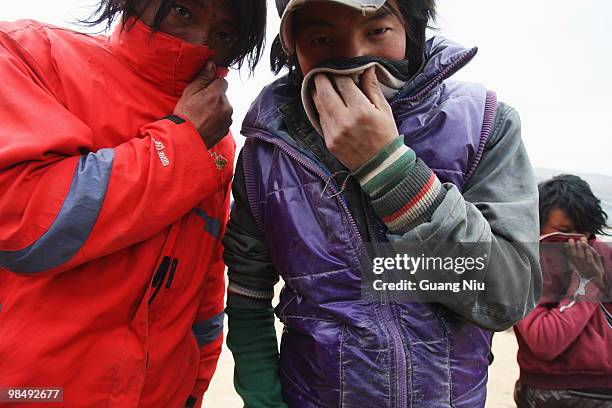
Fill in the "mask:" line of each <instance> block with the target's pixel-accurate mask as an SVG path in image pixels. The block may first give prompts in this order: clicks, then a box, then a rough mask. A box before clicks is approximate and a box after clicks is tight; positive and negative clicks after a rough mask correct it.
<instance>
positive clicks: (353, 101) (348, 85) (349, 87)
mask: <svg viewBox="0 0 612 408" xmlns="http://www.w3.org/2000/svg"><path fill="white" fill-rule="evenodd" d="M332 79H333V81H334V84H335V85H336V88H337V89H338V94H339V95H340V97H341V98H342V100H343V101H344V104H345V105H346V106H347V107H351V106H359V105H363V104H365V103H368V102H370V101H369V100H368V98H367V97H366V96H365V95H364V94H363V92H361V89H359V87H358V86H357V84H356V83H355V81H353V79H352V78H351V77H349V76H346V75H334V76H333V77H332Z"/></svg>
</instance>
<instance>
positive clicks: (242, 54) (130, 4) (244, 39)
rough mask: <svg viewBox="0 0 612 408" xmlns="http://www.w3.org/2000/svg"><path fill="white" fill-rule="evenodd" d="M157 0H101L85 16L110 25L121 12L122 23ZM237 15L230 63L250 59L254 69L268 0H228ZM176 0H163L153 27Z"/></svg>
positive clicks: (87, 22)
mask: <svg viewBox="0 0 612 408" xmlns="http://www.w3.org/2000/svg"><path fill="white" fill-rule="evenodd" d="M152 1H153V0H101V1H100V3H99V4H98V6H97V8H96V10H95V11H94V12H93V14H92V15H91V16H90V17H89V18H88V19H86V20H82V21H81V23H84V24H85V25H88V26H96V25H98V24H106V27H107V28H110V27H111V25H112V23H113V21H115V20H116V19H117V17H119V16H121V24H122V27H123V28H125V29H128V30H129V28H130V27H126V23H127V22H128V20H129V19H130V18H131V17H137V18H141V16H142V12H143V11H144V10H145V9H146V7H147V6H148V5H149V4H150V3H151V2H152ZM227 1H228V3H229V4H230V6H231V7H232V9H233V10H234V13H235V15H236V18H237V19H238V21H239V24H237V27H238V41H236V44H235V45H234V48H233V49H232V50H231V52H230V55H231V57H230V58H231V60H230V61H228V63H227V64H228V66H232V67H236V68H238V69H240V68H241V67H242V64H243V63H244V62H245V60H246V62H247V63H248V67H249V70H250V71H251V72H253V71H254V70H255V66H256V65H257V62H259V59H260V58H261V55H262V53H263V50H264V45H265V33H266V0H249V1H244V0H227ZM174 4H175V0H160V2H159V7H158V9H157V11H156V12H155V17H154V18H153V24H152V28H153V31H157V30H159V27H160V25H161V23H162V21H163V20H164V18H166V16H167V15H168V13H170V11H171V10H172V7H174Z"/></svg>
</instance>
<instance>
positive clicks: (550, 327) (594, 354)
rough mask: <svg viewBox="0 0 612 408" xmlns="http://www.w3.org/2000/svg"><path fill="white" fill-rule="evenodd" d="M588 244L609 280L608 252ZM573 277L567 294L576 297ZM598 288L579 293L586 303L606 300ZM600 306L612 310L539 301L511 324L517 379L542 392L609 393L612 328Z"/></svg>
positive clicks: (579, 303)
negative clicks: (598, 256) (600, 257)
mask: <svg viewBox="0 0 612 408" xmlns="http://www.w3.org/2000/svg"><path fill="white" fill-rule="evenodd" d="M593 246H594V247H595V248H597V250H598V252H599V253H600V254H602V255H603V256H604V264H605V267H606V272H607V273H608V280H609V279H610V271H612V269H611V267H612V250H610V248H609V247H608V246H607V245H606V244H604V243H601V242H598V241H595V243H594V244H593ZM546 273H547V271H546V268H544V267H543V274H546ZM572 275H573V276H572V283H571V284H570V287H569V290H568V294H569V295H572V294H573V293H576V289H578V286H579V282H578V276H577V275H576V274H575V273H574V274H572ZM609 282H612V281H611V280H609ZM602 289H603V288H597V286H595V285H594V283H593V282H591V283H588V284H587V285H586V286H585V291H584V293H585V296H586V297H589V298H591V300H596V299H602V297H603V298H604V299H607V300H609V299H610V297H609V294H605V293H603V291H602ZM606 289H607V290H608V291H609V290H610V287H609V286H608V287H607V288H606ZM580 298H581V297H580V296H579V297H578V299H580ZM603 308H606V309H607V310H608V311H609V312H612V303H610V302H602V303H600V302H596V301H586V300H582V301H580V300H579V301H577V302H576V303H575V304H573V305H571V298H570V299H565V300H563V301H561V302H556V303H550V302H546V301H544V302H541V303H540V305H538V307H536V309H535V310H534V311H532V312H531V313H530V314H529V315H528V316H527V317H526V318H524V319H523V320H521V321H520V322H519V323H518V324H517V325H516V326H515V332H516V337H517V340H518V344H519V351H518V363H519V366H520V368H521V378H520V381H521V382H522V383H523V384H526V385H529V386H532V387H536V388H544V389H586V388H589V389H595V388H605V389H610V390H612V327H611V326H610V325H609V323H608V322H607V321H606V317H605V311H604V310H603Z"/></svg>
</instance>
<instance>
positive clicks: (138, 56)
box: [109, 18, 214, 96]
mask: <svg viewBox="0 0 612 408" xmlns="http://www.w3.org/2000/svg"><path fill="white" fill-rule="evenodd" d="M109 40H110V48H111V50H112V52H113V54H114V55H116V56H117V57H118V58H119V59H121V60H122V61H123V62H124V63H126V64H127V65H129V66H130V68H132V70H134V71H135V72H137V73H138V75H140V76H141V77H143V78H144V79H145V80H147V81H148V82H150V83H151V84H153V85H154V86H155V87H156V88H158V89H159V90H160V91H162V92H165V93H167V94H171V95H175V96H180V95H181V94H182V92H183V90H184V89H185V87H186V86H187V84H189V83H190V82H191V81H192V80H193V79H194V78H195V77H196V75H197V74H198V72H200V70H201V69H202V68H203V67H204V64H205V63H206V61H208V60H209V59H210V58H212V56H213V54H214V51H212V50H211V49H210V48H209V47H206V46H203V45H194V44H190V43H188V42H186V41H183V40H181V39H179V38H177V37H174V36H172V35H169V34H166V33H163V32H160V31H155V32H154V31H153V30H152V29H151V27H149V26H147V25H146V24H145V23H143V22H142V21H141V20H140V19H137V18H130V19H129V20H128V21H127V22H126V24H125V27H123V26H122V25H121V24H120V25H119V26H118V27H117V28H116V29H115V31H114V32H113V33H112V34H111V36H110V39H109Z"/></svg>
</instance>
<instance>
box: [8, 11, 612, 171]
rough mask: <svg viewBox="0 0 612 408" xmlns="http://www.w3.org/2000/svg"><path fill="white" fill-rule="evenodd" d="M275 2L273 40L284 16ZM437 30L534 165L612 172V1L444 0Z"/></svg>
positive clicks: (51, 17) (67, 19) (235, 79)
mask: <svg viewBox="0 0 612 408" xmlns="http://www.w3.org/2000/svg"><path fill="white" fill-rule="evenodd" d="M92 4H95V0H54V1H45V0H38V1H35V0H20V1H18V2H5V4H3V5H2V6H1V7H0V20H5V21H11V20H16V19H20V18H32V19H36V20H41V21H45V22H48V23H52V24H56V25H60V26H64V27H69V28H74V29H77V30H83V28H82V27H78V26H76V25H75V24H74V22H75V21H76V19H77V18H78V17H83V16H86V15H87V13H88V12H89V11H91V10H92V9H91V5H92ZM268 4H269V6H270V10H269V19H268V33H267V38H268V45H269V44H271V43H272V39H273V38H274V35H276V32H277V30H278V24H279V18H278V15H277V14H276V9H275V8H274V2H272V1H270V2H268ZM438 12H439V19H438V22H437V24H436V27H437V29H436V30H435V31H432V32H431V33H430V34H431V35H442V36H445V37H448V38H451V39H453V40H454V41H457V42H459V43H462V44H464V45H466V46H478V47H479V53H478V55H477V57H476V58H475V59H474V60H473V61H472V62H471V63H470V64H469V65H468V66H467V67H466V68H465V69H463V70H462V71H460V72H458V73H457V74H456V75H455V76H454V77H453V79H457V80H463V81H472V82H480V83H483V84H485V85H486V86H487V87H488V88H489V89H491V90H493V91H495V92H496V93H497V95H498V99H499V100H502V101H504V102H508V103H510V104H511V105H512V106H514V107H515V108H516V109H517V111H518V112H519V114H520V116H521V120H522V124H523V128H522V129H523V140H524V143H525V146H526V148H527V151H528V153H529V156H530V158H531V161H532V164H533V165H534V166H535V167H542V168H549V169H558V170H562V171H565V172H581V173H595V174H605V175H609V176H612V101H611V99H610V93H611V92H612V77H611V76H610V75H609V73H610V72H612V41H610V39H611V38H612V25H611V24H610V21H612V1H609V0H582V1H580V2H578V1H570V0H514V1H500V0H438ZM268 56H269V53H268V50H266V52H265V53H264V57H263V59H262V61H261V63H260V64H259V66H258V68H257V70H256V72H255V74H254V76H252V77H250V76H249V74H248V72H247V71H246V70H244V71H243V72H241V73H239V72H232V73H231V74H230V76H229V77H228V81H229V84H230V87H229V91H228V97H229V99H230V102H231V103H232V105H233V107H234V124H233V125H232V133H233V134H234V135H235V136H236V139H237V142H238V144H239V145H241V144H242V137H241V136H240V124H241V123H242V119H243V117H244V115H245V113H246V111H247V110H248V107H249V105H250V103H251V102H252V101H253V99H254V98H255V97H256V96H257V94H258V93H259V91H260V90H261V88H262V87H263V86H265V85H266V84H267V83H269V82H271V81H272V80H273V78H274V77H273V75H272V74H271V72H270V70H269V63H268Z"/></svg>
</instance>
